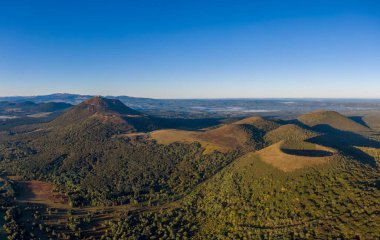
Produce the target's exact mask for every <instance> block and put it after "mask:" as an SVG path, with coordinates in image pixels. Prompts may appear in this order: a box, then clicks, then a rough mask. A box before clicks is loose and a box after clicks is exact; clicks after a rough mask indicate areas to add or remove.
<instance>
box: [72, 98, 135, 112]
mask: <svg viewBox="0 0 380 240" xmlns="http://www.w3.org/2000/svg"><path fill="white" fill-rule="evenodd" d="M79 106H81V107H87V108H88V110H89V111H90V112H112V113H117V114H120V115H141V113H140V112H138V111H136V110H134V109H132V108H129V107H127V106H126V105H125V104H124V103H122V102H121V101H120V100H117V99H109V98H105V97H101V96H96V97H93V98H90V99H87V100H86V101H84V102H82V103H81V104H79Z"/></svg>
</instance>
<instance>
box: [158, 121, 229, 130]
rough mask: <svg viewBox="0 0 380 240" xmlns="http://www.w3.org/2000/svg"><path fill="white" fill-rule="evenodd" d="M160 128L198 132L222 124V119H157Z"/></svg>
mask: <svg viewBox="0 0 380 240" xmlns="http://www.w3.org/2000/svg"><path fill="white" fill-rule="evenodd" d="M154 120H155V122H156V123H157V124H158V128H160V129H163V128H164V129H165V128H175V129H181V130H198V129H202V128H207V127H211V126H215V125H218V124H220V123H221V122H222V120H223V119H222V118H199V119H186V118H155V119H154Z"/></svg>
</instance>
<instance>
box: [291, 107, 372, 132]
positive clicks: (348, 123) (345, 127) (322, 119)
mask: <svg viewBox="0 0 380 240" xmlns="http://www.w3.org/2000/svg"><path fill="white" fill-rule="evenodd" d="M298 120H299V121H300V122H302V123H303V124H306V125H308V126H310V127H316V126H319V125H328V126H330V127H333V128H335V129H338V130H342V131H349V132H367V131H369V129H368V128H367V127H365V126H363V125H361V124H359V123H357V122H355V121H353V120H351V119H349V118H347V117H345V116H343V115H341V114H339V113H337V112H334V111H324V110H319V111H314V112H311V113H306V114H303V115H301V116H299V117H298Z"/></svg>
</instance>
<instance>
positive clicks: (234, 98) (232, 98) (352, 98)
mask: <svg viewBox="0 0 380 240" xmlns="http://www.w3.org/2000/svg"><path fill="white" fill-rule="evenodd" d="M54 95H73V96H84V97H95V96H101V97H106V98H107V97H130V98H141V99H153V100H286V99H287V100H380V97H377V98H372V97H366V98H365V97H213V98H204V97H198V98H197V97H195V98H153V97H136V96H131V95H109V94H107V95H102V94H82V93H59V92H55V93H50V94H36V95H0V98H33V97H44V96H54Z"/></svg>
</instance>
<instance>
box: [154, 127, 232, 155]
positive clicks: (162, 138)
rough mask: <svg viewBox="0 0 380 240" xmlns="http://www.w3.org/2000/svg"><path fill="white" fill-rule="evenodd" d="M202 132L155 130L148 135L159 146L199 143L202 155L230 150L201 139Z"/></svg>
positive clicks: (226, 146) (227, 147) (224, 146)
mask: <svg viewBox="0 0 380 240" xmlns="http://www.w3.org/2000/svg"><path fill="white" fill-rule="evenodd" d="M203 134H204V132H198V131H185V130H176V129H167V130H157V131H153V132H151V133H150V134H149V135H150V137H151V138H152V139H154V140H156V141H157V143H159V144H171V143H174V142H182V143H192V142H199V143H200V144H201V145H202V147H203V148H204V149H205V152H204V153H206V154H207V153H212V152H213V151H221V152H225V151H228V150H230V149H231V147H230V146H228V145H225V144H220V143H217V142H214V141H210V140H208V139H205V138H203V137H202V136H203Z"/></svg>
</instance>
